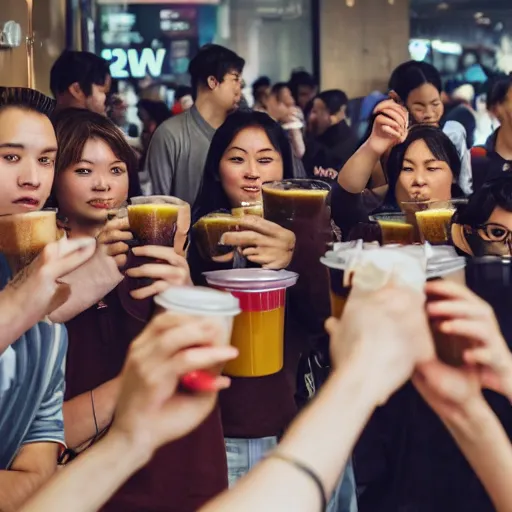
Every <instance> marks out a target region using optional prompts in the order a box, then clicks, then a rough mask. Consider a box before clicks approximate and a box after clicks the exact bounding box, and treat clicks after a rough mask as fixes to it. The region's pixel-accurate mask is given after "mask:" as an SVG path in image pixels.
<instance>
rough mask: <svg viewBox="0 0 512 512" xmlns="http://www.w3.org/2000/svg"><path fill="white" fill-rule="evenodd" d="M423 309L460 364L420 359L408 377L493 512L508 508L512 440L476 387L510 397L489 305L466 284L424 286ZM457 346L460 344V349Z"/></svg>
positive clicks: (504, 355)
mask: <svg viewBox="0 0 512 512" xmlns="http://www.w3.org/2000/svg"><path fill="white" fill-rule="evenodd" d="M427 294H428V295H430V296H431V297H432V299H433V300H431V301H430V302H429V304H428V306H427V310H428V314H429V316H430V317H431V318H432V320H434V321H435V322H436V323H437V324H438V328H439V329H440V330H441V331H442V332H443V333H445V334H446V335H451V336H455V337H456V339H457V340H458V341H459V342H460V343H461V344H463V345H462V346H464V347H466V348H465V350H464V360H465V362H466V363H467V364H466V366H464V367H462V368H453V367H450V366H447V365H445V364H443V363H442V362H440V361H431V362H429V363H427V364H422V365H420V366H419V367H418V370H417V372H416V374H415V376H414V379H413V382H414V384H415V386H416V388H417V389H418V391H419V392H420V393H421V395H422V396H423V398H424V399H425V401H426V402H427V403H428V404H429V405H430V406H431V407H432V409H433V410H434V411H435V412H436V413H437V414H438V416H439V417H440V418H441V420H442V421H443V423H444V424H445V426H446V427H447V429H448V430H449V431H450V433H451V435H452V436H453V438H454V439H455V441H456V442H457V444H458V445H459V448H460V449H461V451H462V453H463V454H464V456H465V457H466V459H467V460H468V462H469V463H470V464H471V466H472V467H473V469H474V470H475V472H476V474H477V475H478V477H479V478H480V480H481V481H482V484H483V485H484V487H485V488H486V490H487V492H488V493H489V496H490V498H491V499H492V501H493V503H494V506H495V508H496V510H497V511H498V512H510V511H511V510H512V493H511V492H510V482H511V481H512V445H511V444H510V440H509V438H508V436H507V434H506V432H505V430H504V429H503V426H502V425H501V422H500V421H499V419H498V418H497V417H496V415H495V414H494V412H493V411H492V409H491V408H490V407H489V405H488V404H487V402H486V401H485V399H484V397H483V395H482V393H481V388H482V387H487V388H490V389H493V390H494V391H497V392H500V393H503V394H504V395H505V396H506V397H507V398H509V399H510V397H511V396H512V393H511V383H510V380H511V377H510V373H511V368H512V356H511V354H510V351H509V349H508V347H507V345H506V342H505V340H504V339H503V337H502V335H501V332H500V330H499V326H498V322H497V320H496V317H495V315H494V312H493V310H492V308H491V307H490V306H489V305H488V304H487V303H486V302H485V301H483V300H482V299H480V298H479V297H477V296H476V295H475V294H474V293H473V292H471V291H470V290H468V289H467V288H466V287H465V286H462V285H459V284H457V283H453V282H450V281H444V280H440V281H433V282H431V283H428V285H427ZM462 346H461V349H462Z"/></svg>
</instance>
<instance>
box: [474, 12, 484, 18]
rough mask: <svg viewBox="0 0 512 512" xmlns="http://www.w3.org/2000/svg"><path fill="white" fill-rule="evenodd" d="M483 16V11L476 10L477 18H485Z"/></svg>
mask: <svg viewBox="0 0 512 512" xmlns="http://www.w3.org/2000/svg"><path fill="white" fill-rule="evenodd" d="M483 16H484V13H483V12H475V14H474V18H475V20H477V19H479V18H483Z"/></svg>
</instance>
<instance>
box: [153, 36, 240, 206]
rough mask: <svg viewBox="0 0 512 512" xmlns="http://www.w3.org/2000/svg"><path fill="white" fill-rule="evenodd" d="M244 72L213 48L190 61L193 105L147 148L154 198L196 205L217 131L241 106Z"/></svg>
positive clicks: (232, 54) (223, 50)
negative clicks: (177, 198)
mask: <svg viewBox="0 0 512 512" xmlns="http://www.w3.org/2000/svg"><path fill="white" fill-rule="evenodd" d="M244 66H245V61H244V59H242V58H241V57H239V56H238V55H237V54H236V53H235V52H233V51H231V50H228V49H227V48H224V47H223V46H219V45H214V44H211V45H206V46H203V47H202V48H201V49H200V50H199V53H198V54H197V55H196V56H195V57H194V58H193V59H192V61H191V62H190V65H189V68H188V71H189V73H190V78H191V83H192V94H193V97H194V100H195V104H194V106H193V107H192V108H191V109H190V110H188V111H187V112H184V113H183V114H180V115H178V116H176V117H173V118H172V119H169V120H168V121H166V122H164V123H163V124H162V125H161V126H160V127H159V128H158V129H157V130H156V132H155V134H154V135H153V138H152V140H151V144H150V146H149V150H148V155H147V159H146V167H147V170H148V171H149V175H150V177H151V181H152V185H153V193H154V194H164V195H169V194H170V195H173V196H177V197H179V198H180V199H183V200H184V201H187V202H188V203H189V204H194V201H195V199H196V197H197V194H198V192H199V186H200V184H201V180H202V177H203V169H204V164H205V162H206V156H207V154H208V149H209V147H210V143H211V140H212V138H213V135H214V134H215V130H217V128H219V126H220V125H221V124H222V123H223V122H224V121H225V119H226V117H227V116H228V114H229V113H230V112H232V111H233V110H235V109H237V108H238V105H239V103H240V100H241V97H242V71H243V69H244Z"/></svg>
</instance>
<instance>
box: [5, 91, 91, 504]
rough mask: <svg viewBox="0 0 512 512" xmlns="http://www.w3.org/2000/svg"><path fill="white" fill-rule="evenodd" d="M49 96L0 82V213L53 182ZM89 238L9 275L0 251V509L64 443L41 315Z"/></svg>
mask: <svg viewBox="0 0 512 512" xmlns="http://www.w3.org/2000/svg"><path fill="white" fill-rule="evenodd" d="M52 108H53V101H52V100H50V99H49V98H47V97H46V96H44V95H42V94H40V93H38V92H36V91H32V90H30V89H22V88H0V180H1V183H2V186H1V187H0V215H8V214H17V213H24V212H30V211H37V210H39V209H41V208H42V207H43V205H44V203H45V202H46V200H47V198H48V196H49V194H50V190H51V186H52V183H53V174H54V162H55V157H56V153H57V141H56V138H55V132H54V130H53V127H52V124H51V122H50V120H49V118H48V114H49V113H50V112H51V110H52ZM95 247H96V244H95V241H94V239H77V240H72V241H71V240H67V239H65V238H64V239H62V240H60V241H58V242H54V243H52V244H49V245H48V246H46V247H45V249H43V251H42V253H41V254H40V255H39V256H38V257H37V258H36V259H35V260H34V261H33V262H32V263H31V264H30V265H29V266H28V267H25V268H24V269H23V270H22V271H20V272H19V273H17V274H16V275H15V276H12V275H11V272H10V270H9V266H8V265H7V263H6V260H5V258H4V257H3V256H1V255H0V290H1V291H0V439H1V440H2V442H1V443H0V508H1V509H2V511H4V512H9V511H13V510H17V509H18V508H19V506H20V505H21V504H22V503H23V502H24V501H25V500H26V499H27V498H28V497H29V496H30V495H31V494H32V493H33V492H34V491H35V490H37V489H38V488H39V487H40V486H41V485H42V484H43V483H44V482H45V481H46V480H47V479H48V478H49V477H50V476H51V475H52V474H53V473H54V471H55V469H56V466H57V458H58V453H59V450H60V446H62V445H63V444H64V426H63V418H62V400H63V391H64V361H65V355H66V347H67V335H66V331H65V328H64V327H63V326H62V325H60V324H53V323H52V322H50V321H46V320H41V319H44V318H46V315H47V314H48V313H49V312H51V311H52V310H53V309H55V308H56V307H57V306H59V305H60V302H61V301H63V300H65V299H66V298H67V296H64V297H62V298H59V297H61V295H62V294H59V293H57V292H58V290H59V279H60V278H61V277H63V276H65V275H66V274H68V273H69V272H72V271H73V270H75V269H76V268H78V267H79V266H81V265H82V264H83V263H84V262H86V261H87V260H89V259H90V258H91V257H92V255H93V254H94V252H95Z"/></svg>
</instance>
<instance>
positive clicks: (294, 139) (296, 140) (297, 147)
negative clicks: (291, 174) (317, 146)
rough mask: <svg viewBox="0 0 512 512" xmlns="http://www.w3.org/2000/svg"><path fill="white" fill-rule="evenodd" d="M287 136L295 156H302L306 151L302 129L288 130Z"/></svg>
mask: <svg viewBox="0 0 512 512" xmlns="http://www.w3.org/2000/svg"><path fill="white" fill-rule="evenodd" d="M288 136H289V138H290V144H291V145H292V149H293V152H294V153H295V156H296V157H297V158H302V157H303V156H304V153H305V152H306V145H305V144H304V137H303V135H302V130H295V129H293V130H289V131H288Z"/></svg>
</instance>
